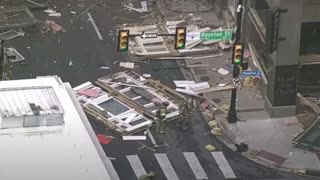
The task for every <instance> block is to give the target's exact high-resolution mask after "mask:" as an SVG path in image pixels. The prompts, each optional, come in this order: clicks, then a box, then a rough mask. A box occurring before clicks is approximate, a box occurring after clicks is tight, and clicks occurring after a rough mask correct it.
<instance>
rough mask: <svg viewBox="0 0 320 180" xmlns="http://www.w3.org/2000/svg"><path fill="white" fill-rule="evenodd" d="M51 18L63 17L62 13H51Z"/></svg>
mask: <svg viewBox="0 0 320 180" xmlns="http://www.w3.org/2000/svg"><path fill="white" fill-rule="evenodd" d="M49 16H50V17H61V13H50V14H49Z"/></svg>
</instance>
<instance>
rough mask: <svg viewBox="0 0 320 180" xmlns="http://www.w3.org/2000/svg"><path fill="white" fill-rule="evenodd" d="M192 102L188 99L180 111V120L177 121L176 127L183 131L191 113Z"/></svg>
mask: <svg viewBox="0 0 320 180" xmlns="http://www.w3.org/2000/svg"><path fill="white" fill-rule="evenodd" d="M192 103H193V100H192V99H191V98H189V99H188V100H187V102H186V103H185V104H184V105H183V107H182V108H181V109H180V118H179V120H178V123H177V126H178V127H181V126H182V128H183V129H187V128H188V125H189V122H190V113H191V112H192V111H193V109H194V108H193V106H192Z"/></svg>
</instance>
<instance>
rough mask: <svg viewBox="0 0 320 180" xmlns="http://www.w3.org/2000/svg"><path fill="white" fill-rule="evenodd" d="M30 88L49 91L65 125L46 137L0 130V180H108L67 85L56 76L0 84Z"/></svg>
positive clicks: (100, 156) (105, 170) (106, 171)
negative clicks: (52, 92) (57, 104)
mask: <svg viewBox="0 0 320 180" xmlns="http://www.w3.org/2000/svg"><path fill="white" fill-rule="evenodd" d="M33 87H52V89H53V91H54V93H55V94H56V95H57V96H56V97H57V99H58V100H59V102H60V104H61V106H62V108H63V110H64V122H65V124H64V126H63V127H62V129H61V130H60V131H55V132H48V133H39V132H36V133H32V134H30V133H28V134H25V133H21V131H16V132H15V131H14V130H11V131H10V133H9V134H8V133H6V134H3V133H1V131H2V130H0V147H1V148H0V159H1V163H0V179H4V180H21V179H26V180H29V179H30V180H31V179H32V180H44V179H45V180H109V179H111V178H110V175H109V173H108V169H107V168H106V165H105V161H104V160H103V159H102V158H103V157H102V155H101V146H100V144H98V145H97V143H96V139H95V140H94V139H93V138H92V137H93V136H94V134H93V133H92V132H91V133H90V131H89V130H91V131H92V129H89V130H88V127H87V126H88V122H86V121H87V119H86V118H85V116H83V111H82V110H81V109H80V108H78V107H80V106H79V104H74V103H76V102H77V100H76V99H75V96H73V97H72V96H71V95H72V94H71V93H70V92H71V91H72V89H71V87H70V85H69V84H68V83H62V82H61V80H60V78H58V77H56V76H45V77H38V78H36V79H26V80H13V81H0V89H1V88H33ZM67 88H68V89H71V90H68V89H67ZM79 109H80V110H81V112H82V114H81V113H79V112H80V111H79ZM90 128H91V127H90ZM19 129H21V128H19ZM92 134H93V135H92ZM98 146H99V147H98ZM99 148H100V149H99Z"/></svg>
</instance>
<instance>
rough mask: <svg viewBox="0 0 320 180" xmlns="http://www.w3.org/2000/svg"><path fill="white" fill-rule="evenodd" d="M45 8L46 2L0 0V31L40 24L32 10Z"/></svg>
mask: <svg viewBox="0 0 320 180" xmlns="http://www.w3.org/2000/svg"><path fill="white" fill-rule="evenodd" d="M47 7H48V1H47V0H32V1H31V0H26V1H18V0H1V1H0V31H6V30H11V29H18V28H23V27H27V26H32V25H35V24H37V23H40V21H39V20H38V19H37V18H36V17H35V15H34V14H33V10H37V9H44V8H47Z"/></svg>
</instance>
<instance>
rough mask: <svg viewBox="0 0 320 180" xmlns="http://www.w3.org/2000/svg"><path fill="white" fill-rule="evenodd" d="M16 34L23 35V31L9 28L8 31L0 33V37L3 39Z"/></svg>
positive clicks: (16, 35)
mask: <svg viewBox="0 0 320 180" xmlns="http://www.w3.org/2000/svg"><path fill="white" fill-rule="evenodd" d="M18 36H24V32H17V31H15V30H10V31H6V32H3V33H0V39H3V40H9V39H13V38H15V37H18Z"/></svg>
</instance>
